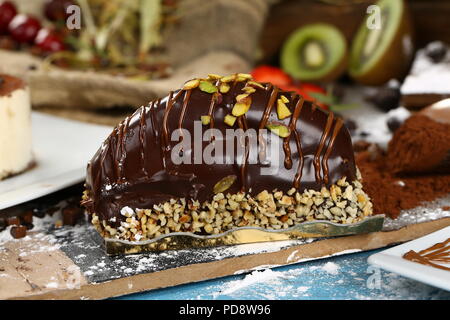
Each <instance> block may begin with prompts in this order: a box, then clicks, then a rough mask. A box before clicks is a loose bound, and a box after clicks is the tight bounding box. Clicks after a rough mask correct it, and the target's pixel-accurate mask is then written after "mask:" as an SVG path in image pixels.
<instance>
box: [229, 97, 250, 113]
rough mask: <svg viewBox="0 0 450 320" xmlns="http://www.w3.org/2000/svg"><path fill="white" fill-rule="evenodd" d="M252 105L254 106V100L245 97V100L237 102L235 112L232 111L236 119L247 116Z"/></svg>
mask: <svg viewBox="0 0 450 320" xmlns="http://www.w3.org/2000/svg"><path fill="white" fill-rule="evenodd" d="M251 105H252V98H250V97H245V98H243V99H241V100H239V102H237V103H236V104H235V105H234V107H233V110H232V111H231V113H232V114H233V116H235V117H240V116H242V115H243V114H245V113H246V112H247V111H248V110H249V109H250V106H251Z"/></svg>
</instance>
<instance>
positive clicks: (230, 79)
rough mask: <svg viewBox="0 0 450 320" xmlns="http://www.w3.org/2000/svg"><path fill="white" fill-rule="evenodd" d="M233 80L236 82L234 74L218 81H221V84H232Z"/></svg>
mask: <svg viewBox="0 0 450 320" xmlns="http://www.w3.org/2000/svg"><path fill="white" fill-rule="evenodd" d="M234 80H236V75H235V74H233V75H231V76H226V77H223V78H222V79H220V81H222V82H223V83H227V82H232V81H234Z"/></svg>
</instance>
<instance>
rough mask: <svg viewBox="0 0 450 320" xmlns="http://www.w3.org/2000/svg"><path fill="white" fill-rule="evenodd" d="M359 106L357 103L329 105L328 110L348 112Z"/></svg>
mask: <svg viewBox="0 0 450 320" xmlns="http://www.w3.org/2000/svg"><path fill="white" fill-rule="evenodd" d="M359 107H360V105H359V104H357V103H341V104H332V105H330V109H331V111H333V112H337V111H342V110H350V109H356V108H359Z"/></svg>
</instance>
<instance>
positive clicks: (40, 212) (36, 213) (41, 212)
mask: <svg viewBox="0 0 450 320" xmlns="http://www.w3.org/2000/svg"><path fill="white" fill-rule="evenodd" d="M33 215H34V216H36V217H38V218H43V217H45V210H44V209H42V208H35V209H33Z"/></svg>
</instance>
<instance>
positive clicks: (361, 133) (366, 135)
mask: <svg viewBox="0 0 450 320" xmlns="http://www.w3.org/2000/svg"><path fill="white" fill-rule="evenodd" d="M359 135H360V136H361V137H363V138H364V137H368V136H370V133H369V132H367V131H361V132H360V133H359Z"/></svg>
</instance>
